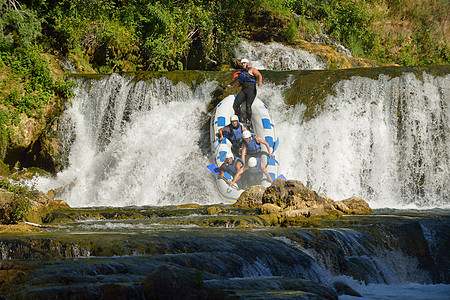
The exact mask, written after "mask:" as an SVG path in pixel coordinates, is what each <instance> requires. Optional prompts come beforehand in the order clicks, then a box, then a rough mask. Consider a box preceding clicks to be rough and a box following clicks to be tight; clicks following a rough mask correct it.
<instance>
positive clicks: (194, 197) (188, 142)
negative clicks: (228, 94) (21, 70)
mask: <svg viewBox="0 0 450 300" xmlns="http://www.w3.org/2000/svg"><path fill="white" fill-rule="evenodd" d="M213 87H216V84H215V83H213V82H208V83H206V84H204V85H203V86H200V87H198V88H197V89H196V91H195V92H192V91H191V90H190V88H189V87H188V86H186V85H184V84H182V83H179V84H177V85H173V84H172V82H171V81H170V80H168V79H166V78H164V77H163V78H161V79H153V80H152V82H151V83H150V84H148V83H147V82H145V81H140V82H137V83H135V82H132V81H131V78H124V77H122V76H120V75H117V74H113V75H111V76H107V77H104V78H102V79H101V80H98V81H97V80H88V81H87V83H85V84H84V86H81V87H80V88H79V89H77V90H76V95H77V96H76V97H75V98H74V99H72V103H73V105H72V106H71V107H69V108H68V109H67V110H66V111H65V114H64V116H63V119H65V122H63V123H64V124H66V128H65V129H64V128H63V131H64V130H65V131H66V132H65V133H63V135H64V134H66V135H70V136H73V137H74V141H73V144H72V145H71V149H70V156H69V166H68V167H67V168H66V169H65V170H64V171H62V172H60V173H59V174H58V175H57V178H56V179H45V178H40V179H39V181H38V187H39V188H40V189H42V190H49V189H58V188H63V189H64V192H63V194H62V195H61V197H62V198H63V199H64V200H66V201H67V202H68V203H69V205H71V206H74V207H83V206H130V205H137V206H141V205H170V204H179V203H191V202H196V203H201V204H206V203H210V202H217V201H218V195H215V193H211V191H214V186H213V182H212V180H211V177H210V176H209V173H208V171H207V169H206V168H205V166H206V165H207V164H208V163H209V160H208V156H207V155H205V154H203V153H202V151H201V149H200V147H199V145H198V144H199V139H200V138H201V130H200V128H201V126H202V125H203V124H204V119H205V113H206V106H207V104H208V102H209V98H210V97H209V95H208V91H211V89H212V88H213ZM216 197H217V198H216Z"/></svg>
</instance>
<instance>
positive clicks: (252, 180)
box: [228, 157, 273, 187]
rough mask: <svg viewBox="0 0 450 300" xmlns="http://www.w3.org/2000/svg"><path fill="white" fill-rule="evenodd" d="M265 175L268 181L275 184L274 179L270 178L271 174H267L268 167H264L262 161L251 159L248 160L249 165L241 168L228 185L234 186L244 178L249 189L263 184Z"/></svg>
mask: <svg viewBox="0 0 450 300" xmlns="http://www.w3.org/2000/svg"><path fill="white" fill-rule="evenodd" d="M243 173H245V174H243ZM263 173H264V174H266V177H267V179H268V180H269V181H270V182H271V183H272V182H273V180H272V177H270V175H269V172H267V170H266V167H264V164H263V163H262V161H261V159H259V158H255V157H250V159H249V160H248V164H247V165H245V166H244V167H243V168H240V169H239V170H238V171H237V173H236V175H235V176H234V179H233V181H231V182H230V183H228V184H229V185H230V186H232V185H233V184H235V183H236V182H237V181H238V180H239V179H241V176H242V177H245V179H243V180H244V181H245V185H246V186H247V187H250V186H253V185H259V184H261V181H262V179H263ZM244 175H245V176H244Z"/></svg>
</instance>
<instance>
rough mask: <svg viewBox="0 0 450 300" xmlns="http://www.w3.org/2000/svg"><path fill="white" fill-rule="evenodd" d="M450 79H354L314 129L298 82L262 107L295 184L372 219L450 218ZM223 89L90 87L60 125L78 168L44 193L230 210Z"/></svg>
mask: <svg viewBox="0 0 450 300" xmlns="http://www.w3.org/2000/svg"><path fill="white" fill-rule="evenodd" d="M449 79H450V76H448V75H447V76H446V77H434V76H432V75H429V74H426V73H424V74H423V76H422V78H417V77H416V76H415V75H414V74H412V73H404V74H403V75H401V76H399V77H394V78H391V77H389V76H386V75H380V76H379V77H378V78H377V79H370V78H366V77H357V76H355V77H352V78H351V79H348V80H342V81H339V82H338V83H337V84H336V85H335V86H334V91H333V93H331V94H330V95H328V96H327V99H326V101H325V104H324V106H323V108H322V109H321V110H320V111H318V112H317V116H316V117H314V118H312V119H310V120H308V121H305V118H304V112H305V106H304V105H302V104H297V105H295V106H290V107H288V106H286V104H285V100H284V96H283V95H284V91H285V90H286V89H289V88H295V87H291V86H290V81H289V76H288V78H287V80H286V83H285V84H281V85H275V84H272V83H270V82H267V83H266V84H265V85H264V86H263V87H259V88H258V97H259V98H260V99H261V100H262V101H263V102H265V103H266V105H267V106H268V107H269V109H270V113H271V115H272V118H273V119H274V123H275V126H276V130H277V134H278V136H279V137H280V141H281V142H280V147H279V153H278V154H277V157H278V159H279V161H280V163H281V167H282V172H283V174H284V175H285V176H286V178H288V179H296V180H301V181H303V182H304V183H305V184H307V185H308V186H310V187H311V188H313V189H314V190H316V191H317V192H319V193H324V194H326V195H327V196H329V197H330V198H332V199H334V200H341V199H345V198H349V197H352V196H357V197H361V198H363V199H365V200H367V201H368V202H369V204H370V206H371V207H372V208H383V207H389V208H422V209H424V208H432V207H440V208H447V207H448V205H449V202H448V199H449V195H450V191H449V189H450V187H449V185H448V182H449V157H450V150H449V149H450V147H449V138H448V137H449V128H450V124H449V122H450V121H449V116H448V113H449V107H448V103H449V95H450V91H449V87H450V84H449ZM216 87H217V83H216V82H215V81H214V80H207V81H205V82H204V83H202V84H199V85H198V86H196V87H194V88H190V87H188V86H187V85H185V84H183V83H178V84H173V83H172V82H171V81H170V80H169V79H167V78H165V77H161V78H159V79H153V80H152V81H151V83H148V82H146V81H144V80H140V81H133V80H132V78H129V77H123V76H120V75H117V74H113V75H111V76H105V77H103V78H101V79H86V80H84V81H82V82H81V83H80V87H79V88H77V89H76V95H77V96H76V97H75V98H74V99H72V101H71V102H72V105H71V106H69V107H68V108H67V109H66V111H65V113H64V115H63V116H62V117H61V122H60V123H61V125H60V126H61V127H62V131H63V133H62V136H63V137H64V139H63V141H64V143H63V144H64V145H66V148H67V149H66V152H67V153H68V162H69V165H68V167H67V168H66V169H65V170H63V171H62V172H60V173H59V174H58V175H57V178H56V179H47V178H40V179H39V180H38V188H40V189H42V190H44V191H46V190H49V189H59V190H60V191H62V196H61V198H63V199H64V200H66V201H67V202H68V203H69V205H71V206H128V205H137V206H142V205H171V204H181V203H190V202H195V203H199V204H212V203H217V202H220V198H218V196H217V193H216V191H215V187H214V183H213V180H212V178H211V176H210V174H209V173H208V172H207V170H206V168H205V165H207V164H209V163H210V156H209V139H208V136H209V133H208V132H206V131H207V130H206V129H204V128H205V127H203V125H204V124H206V123H208V122H209V116H208V113H207V111H206V109H207V106H208V104H209V101H210V100H211V93H212V91H213V90H214V89H215V88H216Z"/></svg>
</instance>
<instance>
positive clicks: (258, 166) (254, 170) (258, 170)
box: [248, 158, 262, 174]
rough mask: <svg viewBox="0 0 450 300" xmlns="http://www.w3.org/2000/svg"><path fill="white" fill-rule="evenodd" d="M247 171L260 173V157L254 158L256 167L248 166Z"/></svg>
mask: <svg viewBox="0 0 450 300" xmlns="http://www.w3.org/2000/svg"><path fill="white" fill-rule="evenodd" d="M248 171H249V172H250V173H251V174H259V173H262V169H261V158H257V159H256V167H254V168H249V169H248Z"/></svg>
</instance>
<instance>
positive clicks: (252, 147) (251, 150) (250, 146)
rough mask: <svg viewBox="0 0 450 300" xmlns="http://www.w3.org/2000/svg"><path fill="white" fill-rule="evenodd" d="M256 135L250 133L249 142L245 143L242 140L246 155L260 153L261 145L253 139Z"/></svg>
mask: <svg viewBox="0 0 450 300" xmlns="http://www.w3.org/2000/svg"><path fill="white" fill-rule="evenodd" d="M255 137H256V134H254V133H252V140H251V141H250V142H248V143H247V142H246V141H245V140H244V143H245V145H246V146H247V153H248V154H255V153H258V152H259V151H261V145H260V144H259V143H258V142H257V141H256V139H255Z"/></svg>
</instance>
